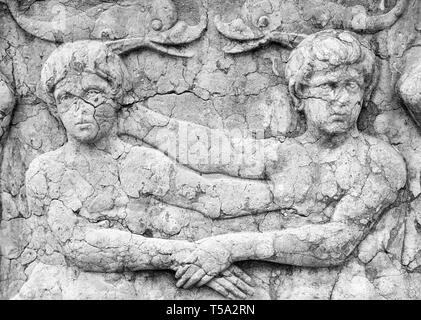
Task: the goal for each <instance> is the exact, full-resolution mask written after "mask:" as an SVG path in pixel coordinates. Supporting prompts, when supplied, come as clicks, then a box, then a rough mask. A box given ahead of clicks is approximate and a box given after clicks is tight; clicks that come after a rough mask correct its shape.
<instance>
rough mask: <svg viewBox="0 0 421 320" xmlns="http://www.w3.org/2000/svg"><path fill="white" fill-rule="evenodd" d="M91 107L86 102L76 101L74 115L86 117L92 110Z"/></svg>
mask: <svg viewBox="0 0 421 320" xmlns="http://www.w3.org/2000/svg"><path fill="white" fill-rule="evenodd" d="M92 108H93V107H92V106H91V105H90V104H89V103H87V102H86V101H84V100H82V99H78V100H77V105H76V113H77V114H78V115H87V114H89V113H90V112H91V111H92V110H91V109H92Z"/></svg>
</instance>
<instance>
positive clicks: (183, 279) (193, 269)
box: [176, 265, 200, 288]
mask: <svg viewBox="0 0 421 320" xmlns="http://www.w3.org/2000/svg"><path fill="white" fill-rule="evenodd" d="M198 270H200V268H199V267H197V266H194V265H190V266H189V268H188V269H187V271H186V272H185V273H184V274H183V276H182V277H181V278H180V280H178V282H177V284H176V285H177V287H179V288H180V287H182V286H184V284H185V283H186V282H187V281H188V280H189V279H190V278H191V277H192V276H193V275H194V274H195V273H196V272H197V271H198Z"/></svg>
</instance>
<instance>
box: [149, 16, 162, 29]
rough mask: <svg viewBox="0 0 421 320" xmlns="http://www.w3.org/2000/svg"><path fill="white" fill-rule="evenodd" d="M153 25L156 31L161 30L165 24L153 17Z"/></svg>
mask: <svg viewBox="0 0 421 320" xmlns="http://www.w3.org/2000/svg"><path fill="white" fill-rule="evenodd" d="M151 27H152V29H154V30H155V31H159V30H161V29H162V27H163V25H162V21H161V20H159V19H153V20H152V22H151Z"/></svg>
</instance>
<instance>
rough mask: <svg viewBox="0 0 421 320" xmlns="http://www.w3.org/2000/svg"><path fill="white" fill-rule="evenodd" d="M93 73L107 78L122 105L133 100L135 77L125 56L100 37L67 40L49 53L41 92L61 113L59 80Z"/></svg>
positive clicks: (115, 98)
mask: <svg viewBox="0 0 421 320" xmlns="http://www.w3.org/2000/svg"><path fill="white" fill-rule="evenodd" d="M83 72H84V73H92V74H95V75H97V76H99V77H101V78H103V79H104V80H106V81H107V82H108V83H109V84H110V86H111V88H112V90H111V94H112V98H113V99H114V100H115V101H116V102H117V103H118V105H125V104H128V103H130V100H129V99H128V98H127V97H128V93H129V91H131V89H132V84H131V77H130V74H129V71H128V70H127V68H126V66H125V64H124V62H123V61H122V59H121V58H120V57H119V56H118V55H117V54H115V53H114V52H113V51H112V50H111V49H109V48H108V47H107V45H106V44H104V43H102V42H100V41H91V40H84V41H77V42H71V43H66V44H63V45H62V46H60V47H58V48H57V49H56V50H54V51H53V53H52V54H51V55H50V56H49V57H48V59H47V61H46V62H45V64H44V66H43V68H42V70H41V81H40V88H39V89H40V94H41V98H42V99H43V100H45V101H46V102H47V104H48V107H49V108H50V111H51V113H52V114H53V115H54V116H56V117H58V114H57V106H56V103H55V99H54V90H55V88H56V86H57V84H58V83H59V82H60V81H62V80H63V79H65V78H66V77H67V76H69V75H81V74H82V73H83Z"/></svg>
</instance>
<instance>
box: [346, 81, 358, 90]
mask: <svg viewBox="0 0 421 320" xmlns="http://www.w3.org/2000/svg"><path fill="white" fill-rule="evenodd" d="M346 86H347V88H348V89H351V90H356V89H358V88H359V85H358V83H356V82H354V81H351V82H348V83H347V84H346Z"/></svg>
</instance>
